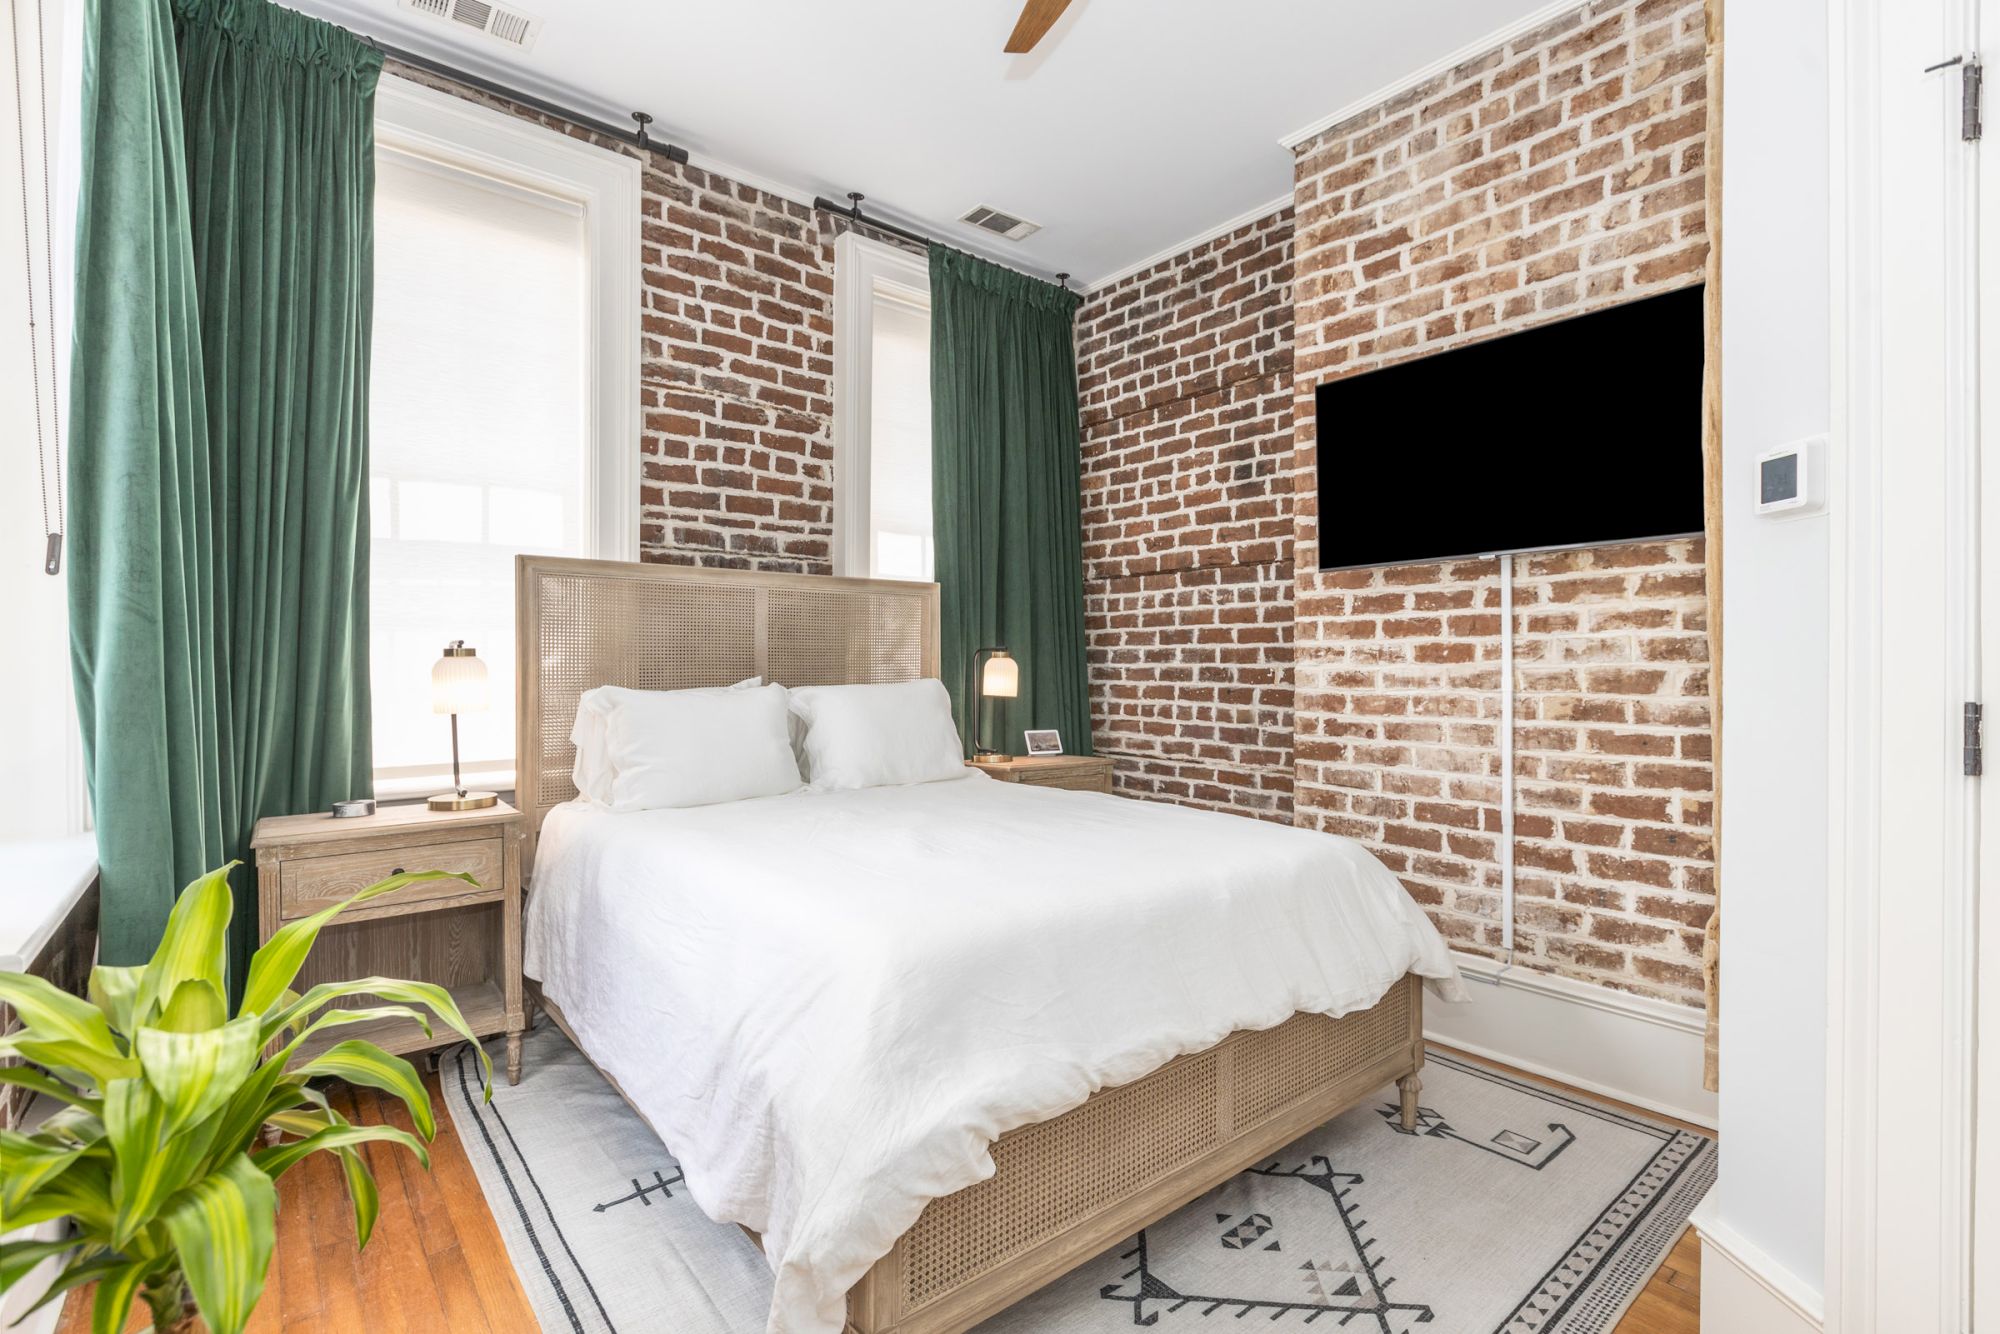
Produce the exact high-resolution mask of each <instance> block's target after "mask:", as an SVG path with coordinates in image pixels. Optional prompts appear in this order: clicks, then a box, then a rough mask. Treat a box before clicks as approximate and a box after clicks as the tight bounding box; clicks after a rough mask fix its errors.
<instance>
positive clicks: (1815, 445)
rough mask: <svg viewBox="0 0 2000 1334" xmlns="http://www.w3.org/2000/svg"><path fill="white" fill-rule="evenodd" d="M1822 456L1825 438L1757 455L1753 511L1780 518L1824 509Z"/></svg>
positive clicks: (1815, 512)
mask: <svg viewBox="0 0 2000 1334" xmlns="http://www.w3.org/2000/svg"><path fill="white" fill-rule="evenodd" d="M1825 453H1826V438H1825V437H1824V436H1814V437H1812V438H1811V439H1809V440H1799V441H1794V442H1793V443H1792V444H1789V445H1781V446H1779V447H1778V448H1777V449H1772V450H1767V451H1765V452H1764V453H1762V454H1759V455H1758V456H1757V505H1756V512H1757V513H1758V514H1769V515H1773V516H1776V517H1781V518H1782V517H1785V516H1788V515H1795V514H1817V513H1819V512H1820V511H1821V510H1823V509H1825V508H1826V495H1825V491H1824V483H1823V482H1822V479H1821V474H1822V473H1823V472H1824V471H1825V468H1824V466H1823V463H1822V461H1823V459H1824V456H1825Z"/></svg>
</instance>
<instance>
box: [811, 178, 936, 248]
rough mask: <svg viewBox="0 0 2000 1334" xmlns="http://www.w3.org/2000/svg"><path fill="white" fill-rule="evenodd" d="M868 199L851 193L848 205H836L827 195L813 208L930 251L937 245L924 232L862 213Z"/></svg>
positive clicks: (816, 201) (815, 203) (814, 203)
mask: <svg viewBox="0 0 2000 1334" xmlns="http://www.w3.org/2000/svg"><path fill="white" fill-rule="evenodd" d="M867 197H868V196H867V195H864V194H857V193H854V192H851V191H850V192H849V194H848V196H847V199H848V202H847V203H845V204H836V203H834V202H833V201H832V200H831V199H828V198H827V197H826V196H825V195H820V196H819V197H818V198H816V199H814V200H813V207H814V208H816V209H819V210H820V211H821V212H824V213H838V214H839V215H840V216H841V217H843V218H846V219H847V220H848V221H850V222H856V223H859V224H861V225H862V226H863V227H873V228H874V229H875V230H876V231H878V232H887V233H889V235H891V236H900V237H902V238H903V239H904V240H905V241H912V242H914V243H916V244H917V245H920V246H923V247H924V248H926V249H929V248H930V247H931V246H932V245H935V244H937V243H936V242H934V241H932V240H931V238H930V237H928V236H925V235H924V234H923V233H922V232H913V231H911V230H910V229H909V228H908V227H898V226H897V225H896V224H895V223H893V222H884V221H883V220H882V219H880V218H871V217H868V216H867V215H865V214H864V213H862V211H861V201H862V200H864V199H866V198H867Z"/></svg>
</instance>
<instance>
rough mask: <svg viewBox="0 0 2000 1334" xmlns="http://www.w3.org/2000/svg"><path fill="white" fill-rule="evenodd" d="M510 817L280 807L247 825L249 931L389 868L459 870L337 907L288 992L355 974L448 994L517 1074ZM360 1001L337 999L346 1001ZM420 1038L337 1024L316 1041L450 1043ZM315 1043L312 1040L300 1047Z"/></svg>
mask: <svg viewBox="0 0 2000 1334" xmlns="http://www.w3.org/2000/svg"><path fill="white" fill-rule="evenodd" d="M521 834H522V822H521V813H520V812H519V811H517V810H515V809H514V808H513V807H512V806H509V805H508V804H507V803H506V802H504V801H503V802H500V803H499V804H498V805H495V806H490V807H487V808H486V809H484V810H476V811H432V810H428V809H426V808H425V807H424V806H422V805H421V804H419V805H412V806H385V807H382V808H381V809H379V810H378V811H377V812H376V813H375V814H373V815H364V816H360V817H358V818H354V819H348V820H336V819H334V818H333V817H332V816H330V815H282V816H274V817H270V818H267V819H263V820H259V821H258V822H257V829H256V832H255V833H254V834H253V835H252V836H251V839H250V846H251V847H253V848H255V849H256V850H257V927H258V933H259V939H260V940H269V939H270V938H271V936H272V934H273V933H274V932H276V931H277V929H278V928H279V927H280V926H282V925H284V924H285V923H286V922H290V921H293V920H295V919H297V918H300V917H309V916H311V915H312V914H313V913H316V912H319V911H320V910H321V909H324V908H327V907H330V906H332V905H333V904H335V903H338V902H339V901H340V900H342V899H344V898H346V897H347V896H348V895H350V894H352V893H354V892H355V891H356V890H358V889H365V888H367V887H368V886H369V885H372V884H374V883H375V882H376V881H378V880H383V879H387V878H388V877H389V876H392V875H395V874H396V873H398V872H400V871H453V872H464V873H465V874H467V875H470V876H472V878H473V879H474V880H476V881H478V884H477V886H473V885H468V884H466V883H465V882H464V881H462V880H422V881H418V882H417V883H416V884H413V885H410V886H408V887H407V888H405V889H403V890H402V891H400V892H398V893H395V894H390V895H386V896H385V897H383V898H379V899H375V900H373V901H371V902H368V903H364V904H361V905H359V906H357V907H354V908H351V909H349V910H348V911H347V912H344V913H342V914H341V915H340V916H338V917H336V918H334V919H333V921H332V922H330V923H328V924H327V926H326V927H325V928H324V929H322V930H321V931H320V934H319V939H318V941H317V942H315V943H314V945H313V950H312V953H311V954H310V955H308V956H307V957H306V962H305V966H304V967H303V968H301V969H300V970H299V978H298V981H296V982H294V983H293V984H292V989H293V990H295V991H300V992H303V991H305V989H306V988H308V987H310V986H313V985H314V984H316V983H319V982H338V981H345V980H348V979H351V978H357V977H396V978H405V979H408V980H409V981H412V982H434V983H436V984H438V985H439V986H442V987H443V988H444V989H445V990H447V991H449V992H450V993H451V997H452V999H453V1000H454V1001H456V1002H457V1004H458V1009H459V1012H460V1013H461V1014H463V1015H464V1016H465V1022H466V1026H467V1027H469V1028H470V1029H471V1030H472V1031H473V1032H474V1033H475V1034H477V1035H478V1036H480V1037H481V1038H487V1037H494V1036H497V1035H499V1034H502V1033H504V1034H506V1035H507V1078H508V1081H509V1082H510V1083H516V1084H518V1083H520V1082H521V1033H522V1031H523V1030H524V1029H525V1028H526V1027H527V1025H526V1022H525V1016H526V1010H525V1008H524V1007H523V1005H522V999H521ZM371 1003H374V1002H372V1001H371V1000H370V999H368V998H357V999H354V1000H351V1001H341V1002H338V1004H342V1005H352V1006H355V1007H357V1008H359V1007H362V1006H366V1005H368V1004H371ZM432 1028H433V1032H432V1034H431V1036H430V1037H425V1036H424V1032H423V1030H422V1029H421V1028H419V1027H417V1026H416V1025H415V1024H413V1023H411V1022H410V1021H409V1020H407V1019H393V1020H380V1021H374V1022H369V1023H362V1024H345V1025H342V1026H340V1027H338V1028H334V1029H330V1030H328V1032H327V1034H326V1045H331V1044H332V1043H334V1042H340V1041H345V1040H346V1039H348V1038H365V1039H366V1040H368V1041H370V1042H373V1043H375V1044H376V1045H377V1046H380V1047H381V1048H383V1049H384V1050H385V1051H390V1052H394V1053H397V1054H399V1055H401V1054H407V1053H410V1052H418V1051H426V1050H429V1049H431V1048H433V1047H441V1046H444V1045H446V1044H447V1043H450V1042H454V1041H457V1040H458V1039H457V1035H456V1034H455V1033H453V1032H452V1030H451V1029H449V1028H444V1027H441V1026H438V1025H436V1024H433V1025H432ZM315 1045H319V1043H318V1040H317V1039H315V1040H314V1041H313V1042H312V1043H309V1044H308V1046H315Z"/></svg>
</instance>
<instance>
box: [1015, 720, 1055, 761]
mask: <svg viewBox="0 0 2000 1334" xmlns="http://www.w3.org/2000/svg"><path fill="white" fill-rule="evenodd" d="M1021 736H1022V739H1023V740H1024V741H1026V742H1027V744H1028V754H1030V755H1060V754H1062V753H1063V746H1062V734H1061V733H1060V732H1058V731H1057V730H1056V729H1055V728H1053V727H1037V728H1029V729H1028V730H1027V731H1026V732H1023V733H1022V734H1021Z"/></svg>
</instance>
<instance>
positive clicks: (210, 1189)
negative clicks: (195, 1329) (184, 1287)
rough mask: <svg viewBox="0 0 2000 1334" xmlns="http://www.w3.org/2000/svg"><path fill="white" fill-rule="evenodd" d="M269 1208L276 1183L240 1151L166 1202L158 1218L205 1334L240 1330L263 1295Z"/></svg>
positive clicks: (273, 1213)
mask: <svg viewBox="0 0 2000 1334" xmlns="http://www.w3.org/2000/svg"><path fill="white" fill-rule="evenodd" d="M277 1212H278V1191H277V1187H276V1186H274V1185H272V1184H271V1178H270V1177H268V1176H265V1175H264V1174H263V1173H262V1172H260V1171H258V1170H257V1166H256V1164H255V1163H252V1162H251V1161H250V1159H249V1158H248V1157H247V1156H245V1155H243V1154H240V1153H239V1154H237V1155H235V1156H234V1157H232V1158H230V1159H228V1160H227V1161H226V1162H225V1163H224V1164H223V1165H222V1166H221V1167H220V1168H219V1169H218V1170H216V1171H214V1172H211V1173H210V1174H209V1175H208V1176H206V1177H204V1178H202V1180H200V1181H198V1182H196V1183H195V1184H194V1185H193V1186H190V1187H189V1188H188V1189H186V1190H184V1191H182V1192H181V1193H180V1194H178V1195H176V1196H174V1198H173V1199H171V1200H169V1201H168V1202H167V1207H166V1209H165V1211H164V1212H163V1213H162V1214H161V1218H162V1220H163V1221H164V1222H165V1223H166V1225H167V1232H168V1234H169V1235H170V1236H172V1238H173V1241H174V1249H175V1250H176V1251H178V1252H179V1254H180V1261H181V1266H182V1269H183V1272H185V1273H186V1275H187V1282H188V1287H189V1289H191V1290H192V1291H193V1293H194V1300H195V1305H196V1306H198V1307H200V1308H201V1314H202V1319H204V1320H206V1321H207V1322H208V1327H209V1329H210V1331H211V1332H212V1334H241V1331H242V1329H243V1325H244V1322H245V1321H247V1320H248V1319H249V1318H250V1312H251V1310H252V1309H253V1308H254V1307H255V1306H256V1305H257V1299H258V1297H260V1296H262V1295H263V1292H264V1276H265V1274H266V1272H267V1271H268V1270H269V1269H270V1265H271V1250H272V1248H273V1246H274V1245H275V1244H276V1241H277Z"/></svg>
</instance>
